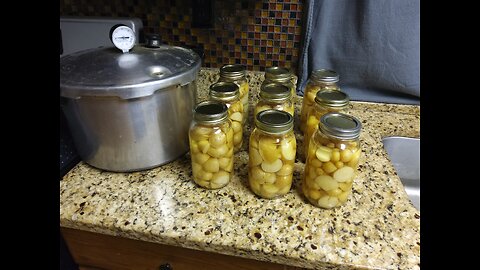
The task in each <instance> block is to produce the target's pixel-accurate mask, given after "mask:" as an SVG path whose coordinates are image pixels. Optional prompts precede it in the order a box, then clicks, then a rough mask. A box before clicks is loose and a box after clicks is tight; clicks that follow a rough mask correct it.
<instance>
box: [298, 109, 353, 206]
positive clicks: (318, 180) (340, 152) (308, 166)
mask: <svg viewBox="0 0 480 270" xmlns="http://www.w3.org/2000/svg"><path fill="white" fill-rule="evenodd" d="M361 128H362V125H361V123H360V121H359V120H358V119H357V118H355V117H353V116H350V115H347V114H343V113H338V112H330V113H326V114H324V115H323V116H322V117H321V118H320V123H319V124H318V130H317V131H316V132H315V133H314V135H313V137H312V140H311V141H310V145H309V147H308V155H307V162H306V163H305V171H304V175H303V178H302V190H303V193H304V195H305V197H306V198H307V199H308V201H310V203H312V204H313V205H315V206H318V207H321V208H325V209H330V208H334V207H337V206H340V205H342V204H343V203H345V202H346V201H347V199H348V197H349V195H350V193H351V192H352V184H353V180H354V178H355V176H356V174H357V170H358V162H359V160H360V155H361V153H362V151H361V149H360V141H359V136H360V130H361Z"/></svg>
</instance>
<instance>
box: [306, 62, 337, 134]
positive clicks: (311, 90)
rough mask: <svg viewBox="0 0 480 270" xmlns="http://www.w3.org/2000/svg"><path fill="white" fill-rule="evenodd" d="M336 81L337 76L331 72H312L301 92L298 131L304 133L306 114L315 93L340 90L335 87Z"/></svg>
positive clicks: (326, 70) (327, 70) (324, 70)
mask: <svg viewBox="0 0 480 270" xmlns="http://www.w3.org/2000/svg"><path fill="white" fill-rule="evenodd" d="M338 80H339V76H338V74H337V72H335V71H333V70H329V69H318V70H314V71H312V74H311V75H310V78H309V79H308V81H307V85H306V86H305V91H304V92H303V93H304V94H303V99H302V109H301V111H300V130H301V131H302V132H305V128H306V125H307V116H308V112H309V111H310V109H311V108H312V106H313V104H314V103H315V95H316V94H317V92H318V91H320V90H340V88H339V87H338V85H337V82H338Z"/></svg>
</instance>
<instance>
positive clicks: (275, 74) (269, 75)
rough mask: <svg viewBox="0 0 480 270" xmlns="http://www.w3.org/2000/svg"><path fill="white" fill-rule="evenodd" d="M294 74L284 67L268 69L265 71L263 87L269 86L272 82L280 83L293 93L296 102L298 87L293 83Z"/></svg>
mask: <svg viewBox="0 0 480 270" xmlns="http://www.w3.org/2000/svg"><path fill="white" fill-rule="evenodd" d="M292 79H293V74H292V73H291V72H290V70H288V69H287V68H284V67H268V68H266V69H265V79H264V80H263V82H262V85H261V86H260V88H261V87H262V86H263V85H264V84H269V83H272V82H276V83H280V84H283V85H285V86H286V87H288V88H289V89H290V90H291V92H292V100H293V101H294V100H295V97H296V96H297V87H296V86H295V84H293V82H292Z"/></svg>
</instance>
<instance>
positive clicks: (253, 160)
mask: <svg viewBox="0 0 480 270" xmlns="http://www.w3.org/2000/svg"><path fill="white" fill-rule="evenodd" d="M262 161H263V159H262V157H261V156H260V153H259V152H258V149H256V148H254V147H250V151H249V162H250V166H258V165H260V164H262Z"/></svg>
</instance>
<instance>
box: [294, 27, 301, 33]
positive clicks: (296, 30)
mask: <svg viewBox="0 0 480 270" xmlns="http://www.w3.org/2000/svg"><path fill="white" fill-rule="evenodd" d="M301 32H302V29H301V28H300V27H295V34H297V35H299V34H300V33H301Z"/></svg>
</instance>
